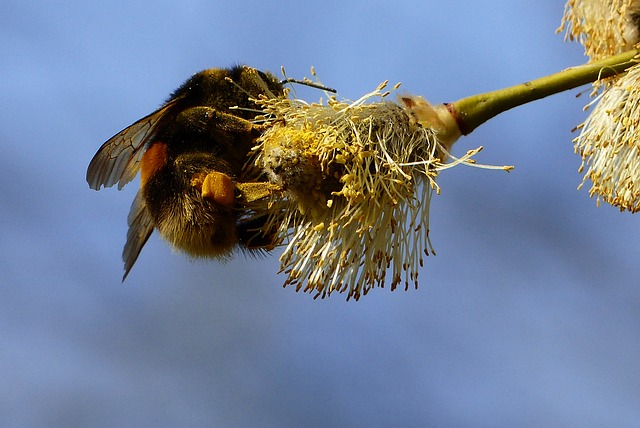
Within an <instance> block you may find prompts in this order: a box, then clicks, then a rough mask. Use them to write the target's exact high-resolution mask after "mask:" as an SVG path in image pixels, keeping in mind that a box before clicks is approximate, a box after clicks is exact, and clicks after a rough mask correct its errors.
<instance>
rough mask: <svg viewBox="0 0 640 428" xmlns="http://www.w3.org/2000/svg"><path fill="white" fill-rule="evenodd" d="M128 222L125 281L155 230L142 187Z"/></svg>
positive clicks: (123, 251) (124, 258)
mask: <svg viewBox="0 0 640 428" xmlns="http://www.w3.org/2000/svg"><path fill="white" fill-rule="evenodd" d="M127 223H129V231H128V232H127V243H126V244H125V245H124V250H122V260H123V261H124V276H123V277H122V280H123V281H124V280H125V278H126V277H127V275H129V271H130V270H131V268H132V267H133V264H134V263H135V262H136V260H137V259H138V255H140V251H141V250H142V247H143V246H144V244H145V243H146V242H147V240H148V239H149V236H151V232H153V220H152V219H151V214H149V210H148V209H147V203H146V202H145V200H144V195H143V192H142V189H140V190H138V193H137V194H136V198H135V199H134V200H133V203H132V204H131V211H129V217H128V219H127Z"/></svg>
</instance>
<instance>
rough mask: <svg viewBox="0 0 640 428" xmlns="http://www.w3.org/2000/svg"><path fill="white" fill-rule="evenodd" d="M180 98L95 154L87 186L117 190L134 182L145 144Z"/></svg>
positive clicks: (137, 123) (147, 117) (121, 132)
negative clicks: (113, 187) (115, 188)
mask: <svg viewBox="0 0 640 428" xmlns="http://www.w3.org/2000/svg"><path fill="white" fill-rule="evenodd" d="M179 100H180V98H176V99H174V100H171V101H170V102H168V103H167V104H165V105H164V106H162V107H160V108H159V109H158V110H156V111H154V112H153V113H151V114H149V115H147V116H145V117H143V118H142V119H140V120H138V121H137V122H136V123H134V124H133V125H131V126H129V127H127V128H125V129H123V130H122V131H120V132H118V133H117V134H116V135H114V136H113V137H111V138H109V140H107V141H106V142H105V143H104V144H103V145H102V147H100V149H99V150H98V152H97V153H96V154H95V156H94V157H93V159H91V162H90V163H89V168H87V183H89V187H91V188H92V189H95V190H100V188H101V187H102V186H104V187H111V186H113V185H114V184H116V183H118V190H120V189H122V188H123V187H124V185H125V184H127V183H128V182H130V181H131V180H133V178H134V177H135V176H136V174H137V173H138V169H139V168H140V158H141V157H142V154H143V153H144V148H145V146H146V145H147V143H148V142H149V141H150V140H151V139H152V138H153V137H154V136H155V134H156V131H157V129H158V127H159V126H160V125H161V124H163V123H164V121H165V120H166V118H167V117H168V114H167V113H169V112H170V111H171V110H172V109H173V107H174V106H175V105H176V102H178V101H179Z"/></svg>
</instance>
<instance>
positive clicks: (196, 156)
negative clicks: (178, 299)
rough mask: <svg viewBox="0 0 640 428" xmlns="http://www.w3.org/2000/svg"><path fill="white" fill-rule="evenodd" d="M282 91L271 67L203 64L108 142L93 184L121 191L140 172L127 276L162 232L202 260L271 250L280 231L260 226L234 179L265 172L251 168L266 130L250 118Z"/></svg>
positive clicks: (96, 162) (90, 173) (92, 171)
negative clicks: (258, 101)
mask: <svg viewBox="0 0 640 428" xmlns="http://www.w3.org/2000/svg"><path fill="white" fill-rule="evenodd" d="M283 94H284V92H283V86H282V82H280V81H278V80H277V79H276V78H275V77H274V76H273V75H271V74H270V73H266V72H261V71H258V70H255V69H252V68H249V67H244V66H236V67H233V68H229V69H220V68H214V69H209V70H204V71H201V72H199V73H197V74H195V75H193V76H192V77H191V78H190V79H188V80H187V81H186V82H185V83H184V84H183V85H182V86H180V87H179V88H178V89H177V90H176V91H175V92H173V94H172V95H171V96H170V97H169V99H168V100H167V101H166V102H165V103H164V104H163V105H162V106H161V107H160V108H158V109H157V110H156V111H154V112H153V113H151V114H149V115H148V116H145V117H143V118H142V119H140V120H138V121H137V122H135V123H134V124H132V125H130V126H129V127H127V128H125V129H123V130H122V131H120V132H119V133H117V134H116V135H114V136H113V137H111V138H110V139H109V140H107V141H106V142H105V143H104V144H103V145H102V147H100V149H99V150H98V152H97V153H96V154H95V156H94V157H93V159H92V160H91V162H90V164H89V167H88V170H87V182H88V184H89V186H90V187H91V188H92V189H95V190H100V188H102V187H103V186H104V187H111V186H113V185H115V184H117V185H118V190H120V189H122V188H123V186H125V185H126V184H127V183H129V182H130V181H131V180H133V178H134V177H135V176H136V175H137V174H138V172H140V189H139V190H138V193H137V195H136V197H135V199H134V201H133V204H132V205H131V210H130V212H129V217H128V225H129V230H128V232H127V241H126V244H125V246H124V250H123V253H122V258H123V261H124V270H125V273H124V276H123V278H122V279H123V281H124V279H125V278H126V277H127V275H128V274H129V271H130V270H131V268H132V267H133V264H134V263H135V261H136V259H137V258H138V255H139V254H140V251H141V250H142V247H143V246H144V244H145V243H146V242H147V240H148V239H149V236H150V235H151V233H152V232H153V230H154V229H157V230H158V232H159V233H160V235H161V236H162V237H163V238H164V239H165V240H167V241H168V242H169V243H170V244H171V245H172V246H173V247H174V248H176V249H178V250H181V251H183V252H186V253H187V254H189V255H191V256H194V257H210V258H224V257H227V256H229V255H230V254H231V253H232V252H233V251H234V250H235V249H236V248H240V249H243V250H247V251H249V252H251V253H255V252H261V251H268V250H270V249H271V248H273V246H274V234H270V233H265V232H264V231H263V230H261V229H262V228H263V226H264V222H265V217H266V216H264V215H263V216H255V215H253V216H251V215H248V214H249V213H248V209H247V207H246V205H245V204H244V203H243V202H242V201H241V198H239V197H238V196H239V195H238V190H237V187H236V185H237V184H238V183H244V182H256V181H258V180H259V177H260V172H259V171H255V169H253V168H252V167H251V166H250V165H248V164H247V160H248V155H249V152H250V150H251V148H252V147H253V145H254V143H255V140H256V138H257V137H259V136H260V134H261V132H262V128H261V125H259V124H256V123H254V122H252V119H253V118H255V116H256V110H255V109H256V105H255V103H254V102H252V101H251V99H250V98H257V97H259V96H268V97H273V96H282V95H283Z"/></svg>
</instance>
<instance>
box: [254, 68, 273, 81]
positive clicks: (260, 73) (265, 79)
mask: <svg viewBox="0 0 640 428" xmlns="http://www.w3.org/2000/svg"><path fill="white" fill-rule="evenodd" d="M256 71H257V72H258V76H260V78H261V79H262V80H264V81H265V82H268V81H269V80H271V79H269V77H268V76H267V75H266V74H265V73H263V72H262V71H260V70H256Z"/></svg>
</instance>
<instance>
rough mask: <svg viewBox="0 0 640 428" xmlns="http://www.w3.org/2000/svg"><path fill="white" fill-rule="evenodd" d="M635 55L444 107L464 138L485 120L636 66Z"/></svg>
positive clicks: (572, 68)
mask: <svg viewBox="0 0 640 428" xmlns="http://www.w3.org/2000/svg"><path fill="white" fill-rule="evenodd" d="M639 54H640V50H635V49H634V50H630V51H627V52H624V53H621V54H618V55H614V56H611V57H608V58H605V59H603V60H600V61H595V62H591V63H588V64H584V65H580V66H577V67H571V68H568V69H566V70H564V71H561V72H559V73H555V74H552V75H550V76H546V77H542V78H540V79H536V80H532V81H530V82H526V83H521V84H519V85H516V86H511V87H509V88H505V89H499V90H497V91H493V92H487V93H484V94H479V95H473V96H471V97H467V98H463V99H461V100H458V101H455V102H453V103H451V104H447V109H448V110H449V112H450V113H451V114H452V115H453V117H454V119H455V121H456V123H457V125H458V127H459V129H460V132H461V133H462V135H468V134H470V133H471V132H472V131H473V130H474V129H476V128H477V127H478V126H480V125H482V124H483V123H485V122H486V121H488V120H489V119H491V118H493V117H494V116H496V115H498V114H500V113H502V112H505V111H507V110H509V109H512V108H514V107H518V106H520V105H522V104H526V103H529V102H531V101H535V100H539V99H540V98H544V97H547V96H549V95H553V94H557V93H559V92H562V91H566V90H568V89H573V88H576V87H578V86H582V85H585V84H587V83H591V82H595V81H596V80H598V79H604V78H606V77H611V76H615V75H616V74H620V73H622V72H624V71H625V70H627V69H628V68H629V67H631V66H633V65H635V64H638V62H639V61H638V58H637V56H638V55H639Z"/></svg>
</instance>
